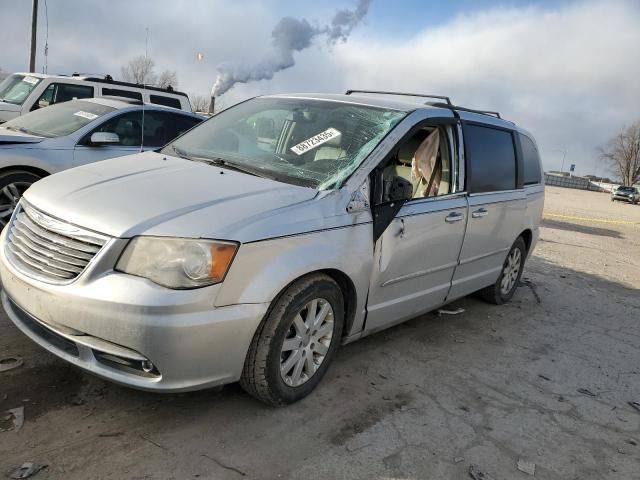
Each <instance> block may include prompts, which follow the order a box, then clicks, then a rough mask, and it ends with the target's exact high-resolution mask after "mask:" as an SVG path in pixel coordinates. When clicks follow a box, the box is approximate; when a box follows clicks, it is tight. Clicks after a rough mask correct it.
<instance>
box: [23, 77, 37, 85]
mask: <svg viewBox="0 0 640 480" xmlns="http://www.w3.org/2000/svg"><path fill="white" fill-rule="evenodd" d="M22 81H23V82H26V83H28V84H30V85H35V84H36V83H38V81H39V80H38V79H37V78H36V77H24V78H23V79H22Z"/></svg>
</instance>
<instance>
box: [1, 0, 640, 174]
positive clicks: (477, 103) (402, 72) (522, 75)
mask: <svg viewBox="0 0 640 480" xmlns="http://www.w3.org/2000/svg"><path fill="white" fill-rule="evenodd" d="M47 3H48V16H49V37H48V40H49V56H48V72H49V73H61V72H64V73H67V72H73V71H81V72H91V73H111V74H112V75H113V76H114V77H116V78H117V77H118V76H119V74H120V67H121V66H122V65H123V64H125V63H126V62H127V61H128V59H130V58H132V57H134V56H136V55H139V54H143V53H144V50H145V37H146V29H147V28H148V29H149V56H150V57H152V58H153V59H154V60H155V63H156V66H157V69H158V70H161V69H165V68H168V69H171V70H176V72H177V74H178V79H179V88H180V89H181V90H184V91H186V92H189V93H195V94H200V95H207V94H208V92H209V91H210V90H211V87H212V85H213V83H214V81H215V79H216V72H217V66H218V65H219V64H221V63H229V62H230V63H233V64H237V65H244V64H246V65H255V64H259V63H260V62H263V61H264V60H265V59H269V58H271V57H272V56H273V46H272V40H271V38H272V36H271V31H272V29H273V27H274V26H275V25H276V24H277V23H278V22H279V20H280V19H281V18H282V17H283V16H291V17H294V18H300V19H303V18H304V19H307V20H308V21H309V23H310V25H312V26H314V27H318V28H322V26H323V25H327V24H329V23H330V21H331V18H332V17H333V15H334V14H335V12H336V11H337V10H339V9H344V8H354V7H355V4H356V0H326V1H324V2H318V1H313V2H312V1H299V0H264V1H258V0H243V1H242V2H239V1H233V0H182V1H180V2H178V1H175V0H136V1H131V0H127V1H125V0H110V1H108V2H107V1H104V0H102V1H94V0H47ZM30 4H31V2H30V1H27V0H0V18H2V28H1V29H0V45H1V47H0V68H2V69H4V70H8V71H20V70H25V69H26V68H27V65H28V54H29V51H28V50H29V27H30ZM40 5H41V11H40V30H39V32H38V33H39V34H38V47H39V48H38V59H37V70H38V71H41V70H42V68H43V59H44V57H43V50H44V42H45V27H44V25H45V16H44V0H40ZM198 52H201V53H203V54H204V59H203V60H202V61H200V62H198V61H197V60H196V54H197V53H198ZM294 59H295V61H296V64H295V65H294V66H293V67H291V68H289V69H287V70H284V71H282V72H279V73H276V74H275V75H274V76H273V78H272V79H270V80H263V81H259V82H252V83H247V84H238V85H236V86H234V87H233V88H232V89H231V90H230V91H229V92H228V93H226V94H225V95H224V96H222V97H221V99H220V103H222V104H227V105H228V104H231V103H234V102H236V101H238V100H241V99H243V98H246V97H248V96H253V95H259V94H264V93H273V92H287V91H313V92H341V91H343V90H345V89H346V88H368V89H378V90H400V91H413V92H425V93H439V94H445V95H449V96H451V97H452V99H453V100H454V102H455V103H457V104H460V105H465V106H469V107H472V108H484V109H490V110H499V111H500V112H501V113H502V114H503V116H504V117H506V118H508V119H511V120H514V121H516V122H517V123H519V124H521V125H522V126H524V127H525V128H527V129H528V130H530V131H532V132H533V133H534V135H535V136H536V138H537V140H538V143H539V145H540V148H541V151H542V154H543V160H544V163H545V168H546V169H557V170H559V169H560V163H561V160H562V156H563V154H562V153H561V150H565V151H566V152H567V155H566V162H565V169H566V168H568V165H569V164H571V163H575V164H576V172H577V173H578V174H588V173H594V174H597V175H603V174H605V175H606V174H609V173H610V171H608V169H607V168H606V167H605V166H604V165H601V164H600V162H599V161H598V159H597V158H596V154H595V149H596V147H597V146H598V145H601V144H603V143H604V142H606V141H607V140H608V139H609V138H611V136H613V135H614V134H615V133H616V132H617V131H618V130H619V129H620V128H621V127H623V126H624V125H625V124H629V123H631V122H633V121H638V120H640V108H639V107H640V80H639V78H640V2H638V1H634V0H628V1H625V0H620V1H616V0H608V1H568V0H567V1H553V2H551V1H517V0H493V1H492V0H475V1H472V0H450V1H448V2H441V1H423V0H396V1H393V2H391V1H388V0H372V3H371V5H370V8H369V11H368V14H367V15H366V17H365V18H364V20H363V22H362V23H361V24H360V25H358V26H357V27H356V28H354V29H353V31H352V33H351V36H350V37H349V39H348V41H346V42H344V43H340V42H338V43H334V44H328V42H327V41H326V38H324V37H323V36H322V35H318V36H316V37H314V39H313V42H312V43H311V46H310V47H309V48H307V49H304V50H302V51H299V52H295V54H294Z"/></svg>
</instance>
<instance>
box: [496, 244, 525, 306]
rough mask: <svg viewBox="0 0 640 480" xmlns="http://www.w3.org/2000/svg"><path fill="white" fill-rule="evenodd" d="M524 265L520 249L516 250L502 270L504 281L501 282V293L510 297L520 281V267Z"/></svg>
mask: <svg viewBox="0 0 640 480" xmlns="http://www.w3.org/2000/svg"><path fill="white" fill-rule="evenodd" d="M521 264H522V253H521V252H520V249H519V248H514V249H513V250H512V251H511V253H510V254H509V256H508V257H507V261H506V262H505V265H504V268H503V270H502V281H501V282H500V291H501V292H502V294H503V295H508V294H509V292H511V290H512V289H513V287H514V285H515V284H516V282H517V281H518V274H519V273H520V265H521Z"/></svg>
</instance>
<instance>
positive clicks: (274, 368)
mask: <svg viewBox="0 0 640 480" xmlns="http://www.w3.org/2000/svg"><path fill="white" fill-rule="evenodd" d="M343 323H344V301H343V297H342V292H341V290H340V287H338V285H337V284H336V282H335V281H333V279H331V277H329V276H327V275H324V274H313V275H309V276H307V277H304V278H302V279H300V280H298V281H297V282H295V283H293V284H292V285H291V286H289V287H288V288H287V290H286V291H285V292H284V293H283V294H282V295H281V296H280V297H279V298H278V299H277V300H276V303H275V304H274V305H273V306H272V308H271V310H270V312H269V313H268V314H267V316H266V318H265V319H264V320H263V321H262V324H261V325H260V327H259V328H258V331H257V332H256V334H255V335H254V338H253V341H252V342H251V346H250V347H249V352H248V354H247V358H246V360H245V365H244V369H243V372H242V377H241V378H240V385H241V386H242V388H244V389H245V390H246V391H247V392H248V393H249V394H250V395H252V396H254V397H256V398H257V399H259V400H261V401H263V402H265V403H268V404H270V405H274V406H280V405H286V404H289V403H293V402H295V401H297V400H300V399H301V398H303V397H305V396H307V395H308V394H309V393H311V391H312V390H313V389H314V388H315V387H316V386H317V385H318V383H320V380H321V379H322V377H323V376H324V374H325V373H326V371H327V369H328V367H329V364H330V363H331V361H332V360H333V357H334V355H335V353H336V350H337V349H338V346H339V344H340V339H341V337H342V328H343Z"/></svg>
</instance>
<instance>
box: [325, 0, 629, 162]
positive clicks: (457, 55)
mask: <svg viewBox="0 0 640 480" xmlns="http://www.w3.org/2000/svg"><path fill="white" fill-rule="evenodd" d="M639 25H640V9H639V8H638V4H633V3H629V2H591V3H576V4H573V5H569V6H566V7H564V8H560V9H553V10H549V9H539V8H509V9H492V10H490V11H486V12H483V13H480V14H477V15H471V16H461V17H459V18H456V19H455V20H453V21H451V22H449V23H447V24H444V25H442V26H440V27H438V28H434V29H430V30H426V31H424V32H420V33H417V34H416V35H415V36H414V37H413V38H412V39H409V40H407V39H406V38H405V39H403V40H402V42H401V43H399V42H394V41H393V40H391V41H389V40H388V39H376V38H369V39H364V40H363V39H361V40H359V41H356V42H350V43H349V44H346V45H344V46H343V48H341V49H339V50H338V51H337V52H336V55H335V57H334V59H333V61H334V62H336V63H338V64H339V70H340V71H342V72H344V74H343V78H344V82H345V83H344V84H345V85H349V86H351V87H359V88H374V89H386V90H401V91H415V92H427V93H444V94H447V95H450V96H451V97H452V99H453V100H454V102H456V103H459V104H461V105H465V106H469V107H472V108H484V109H489V110H499V111H501V112H502V113H503V115H504V116H505V117H506V118H508V119H511V120H514V121H516V122H517V123H519V124H521V125H522V126H524V127H525V128H527V129H529V130H531V131H532V132H533V133H534V135H535V136H536V137H537V139H538V142H539V144H540V146H541V150H542V152H543V158H544V162H545V166H546V167H547V168H549V169H551V168H554V169H559V168H560V159H561V156H562V154H561V153H560V152H557V151H554V149H565V150H567V151H568V154H567V165H568V164H570V163H576V164H577V170H578V173H582V174H587V173H592V172H598V173H600V174H602V173H607V170H606V168H604V167H603V166H601V165H599V164H598V163H599V162H598V161H597V160H596V158H595V152H594V149H595V147H596V146H598V145H599V144H602V143H603V142H605V141H606V140H608V139H609V138H610V137H611V136H612V135H613V134H614V133H615V132H616V131H617V130H618V129H619V128H620V127H621V126H622V125H623V124H624V123H627V122H630V121H633V120H635V119H639V118H640V112H638V101H639V100H640V81H638V80H637V79H638V78H639V77H640V62H639V60H640V29H639V28H638V26H639ZM565 168H567V166H565Z"/></svg>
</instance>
